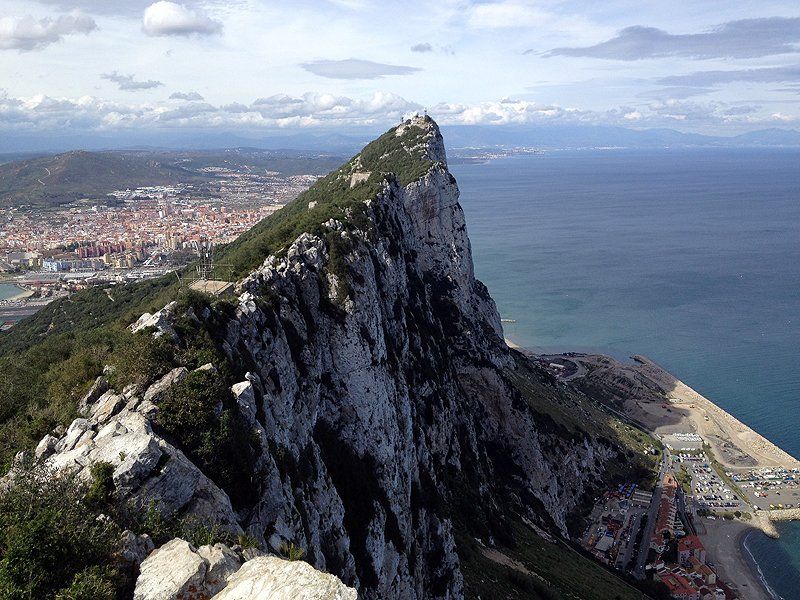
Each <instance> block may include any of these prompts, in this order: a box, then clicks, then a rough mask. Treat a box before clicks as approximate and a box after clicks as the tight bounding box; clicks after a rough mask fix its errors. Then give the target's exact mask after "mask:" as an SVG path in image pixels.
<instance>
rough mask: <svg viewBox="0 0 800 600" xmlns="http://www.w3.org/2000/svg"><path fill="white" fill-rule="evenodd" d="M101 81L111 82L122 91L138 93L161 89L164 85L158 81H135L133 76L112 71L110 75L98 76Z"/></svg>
mask: <svg viewBox="0 0 800 600" xmlns="http://www.w3.org/2000/svg"><path fill="white" fill-rule="evenodd" d="M100 77H101V78H102V79H107V80H109V81H113V82H114V83H116V84H117V87H118V88H119V89H121V90H124V91H138V90H151V89H153V88H157V87H161V86H162V85H164V84H163V83H161V82H160V81H156V80H154V79H148V80H147V81H137V80H136V78H135V77H134V76H133V75H123V74H121V73H117V72H116V71H113V72H111V73H103V74H102V75H100Z"/></svg>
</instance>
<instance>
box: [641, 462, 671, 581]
mask: <svg viewBox="0 0 800 600" xmlns="http://www.w3.org/2000/svg"><path fill="white" fill-rule="evenodd" d="M666 471H667V453H666V451H665V452H664V454H663V455H662V457H661V469H660V470H659V471H658V481H657V482H656V489H655V490H654V491H653V499H652V500H651V501H650V508H649V509H648V511H647V526H646V527H645V530H644V536H642V543H641V545H640V546H639V556H638V557H637V559H636V568H635V569H634V570H633V575H634V577H636V578H637V579H644V564H645V562H647V554H648V553H649V552H650V539H651V538H652V537H653V530H654V529H655V527H656V516H657V515H658V506H659V504H661V492H662V490H663V486H662V484H661V482H662V481H664V474H665V473H666Z"/></svg>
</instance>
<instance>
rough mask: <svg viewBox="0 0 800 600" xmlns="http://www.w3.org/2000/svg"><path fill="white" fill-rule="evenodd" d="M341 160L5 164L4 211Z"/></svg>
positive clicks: (51, 159) (0, 185)
mask: <svg viewBox="0 0 800 600" xmlns="http://www.w3.org/2000/svg"><path fill="white" fill-rule="evenodd" d="M339 162H340V159H338V158H334V157H330V156H326V155H319V156H311V155H303V154H302V153H280V152H264V151H258V150H248V149H239V150H228V151H216V152H211V151H209V152H156V151H138V152H134V151H115V152H85V151H73V152H66V153H63V154H56V155H50V156H39V157H34V158H28V159H23V160H16V161H13V162H9V163H6V164H0V207H8V206H26V207H29V208H35V209H42V208H50V207H55V206H59V205H62V204H67V203H70V202H75V201H77V200H80V199H83V198H89V199H93V200H97V201H100V202H106V201H108V198H107V197H106V195H107V194H108V193H109V192H111V191H114V190H124V189H128V188H131V189H132V188H136V187H142V186H152V185H175V184H178V183H184V184H195V185H203V184H208V183H210V182H212V183H213V181H214V179H215V177H216V176H215V175H214V174H213V173H208V172H204V171H203V169H206V168H208V167H224V168H229V169H234V170H241V171H242V172H252V171H263V170H270V171H278V172H281V173H284V174H286V175H295V174H300V173H308V174H319V175H322V174H324V173H326V172H328V171H329V170H330V169H331V168H333V167H335V166H336V165H337V164H339Z"/></svg>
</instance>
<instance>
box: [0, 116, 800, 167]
mask: <svg viewBox="0 0 800 600" xmlns="http://www.w3.org/2000/svg"><path fill="white" fill-rule="evenodd" d="M384 130H385V127H374V128H362V129H355V130H350V131H348V132H342V131H333V130H318V131H314V132H307V131H304V132H298V133H292V134H280V135H275V134H266V135H260V134H257V133H256V132H241V131H238V132H230V131H228V132H226V131H163V132H162V131H139V132H124V133H120V132H117V133H114V134H110V133H105V134H100V133H98V134H95V133H91V134H89V133H86V134H76V133H69V134H62V135H57V134H56V135H53V134H32V133H26V134H19V133H4V135H3V136H2V137H1V138H0V163H2V162H4V160H3V157H2V154H3V153H16V154H21V153H29V154H30V153H35V152H38V153H42V152H48V153H50V152H64V151H67V150H72V149H75V148H82V149H85V150H112V149H116V150H119V149H125V150H145V151H151V152H152V151H157V150H209V149H225V148H252V149H259V150H267V149H268V150H299V151H314V152H319V151H320V150H321V149H324V150H326V151H329V152H335V153H343V154H354V153H355V152H357V151H358V149H360V148H361V147H362V146H363V145H364V144H365V143H366V142H368V141H369V140H370V139H372V138H374V137H375V136H376V135H377V134H380V133H382V132H383V131H384ZM442 131H443V132H444V133H445V135H446V136H447V139H448V146H449V147H450V148H461V147H467V146H475V147H490V146H512V147H513V146H527V147H539V148H598V147H601V148H602V147H625V148H663V147H698V146H699V147H707V146H711V147H726V148H730V147H800V131H796V130H793V129H778V128H773V129H762V130H758V131H751V132H748V133H743V134H740V135H735V136H711V135H702V134H698V133H683V132H680V131H676V130H674V129H630V128H627V127H616V126H608V125H575V124H556V125H536V126H533V125H530V126H518V125H515V126H504V125H496V126H495V125H491V126H490V125H454V126H449V127H448V126H443V127H442Z"/></svg>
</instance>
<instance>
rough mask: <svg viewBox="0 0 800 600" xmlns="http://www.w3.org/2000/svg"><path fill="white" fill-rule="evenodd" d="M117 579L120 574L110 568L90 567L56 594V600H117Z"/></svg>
mask: <svg viewBox="0 0 800 600" xmlns="http://www.w3.org/2000/svg"><path fill="white" fill-rule="evenodd" d="M117 579H118V573H116V572H115V571H114V569H112V568H110V567H97V566H94V567H88V568H86V569H84V570H83V571H81V572H80V573H78V574H77V575H75V577H74V579H73V580H72V584H71V585H70V586H69V587H68V588H66V589H63V590H61V591H60V592H58V593H57V594H56V600H116V598H117V587H116V584H115V581H116V580H117Z"/></svg>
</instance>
